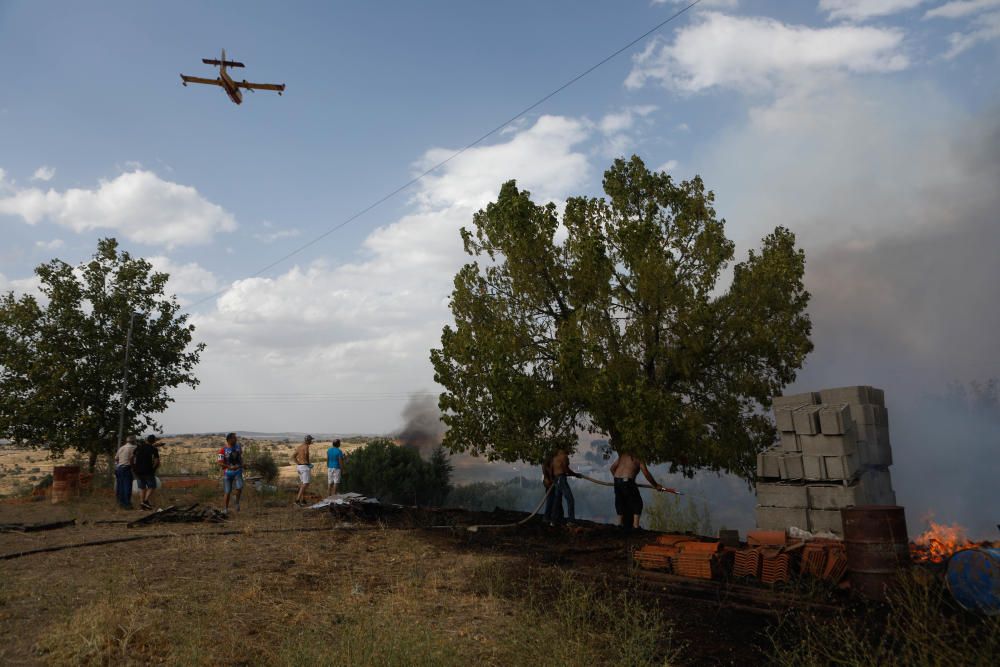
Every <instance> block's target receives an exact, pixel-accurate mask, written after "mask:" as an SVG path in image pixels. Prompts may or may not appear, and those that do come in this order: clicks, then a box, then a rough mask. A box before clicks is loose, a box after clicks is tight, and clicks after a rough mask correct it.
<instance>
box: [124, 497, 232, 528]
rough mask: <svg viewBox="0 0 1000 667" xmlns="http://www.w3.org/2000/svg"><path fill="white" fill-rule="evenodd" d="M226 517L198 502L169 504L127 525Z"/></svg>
mask: <svg viewBox="0 0 1000 667" xmlns="http://www.w3.org/2000/svg"><path fill="white" fill-rule="evenodd" d="M227 519H228V517H227V516H226V515H225V514H224V513H223V512H222V511H220V510H217V509H215V508H214V507H202V508H199V506H198V503H195V504H194V505H190V506H188V507H177V506H175V505H171V506H170V507H165V508H163V509H158V510H156V511H155V512H153V513H152V514H147V515H146V516H144V517H142V518H141V519H136V520H135V521H129V523H128V527H129V528H135V527H137V526H148V525H150V524H154V523H223V522H225V521H226V520H227Z"/></svg>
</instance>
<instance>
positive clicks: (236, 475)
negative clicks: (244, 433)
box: [218, 433, 243, 514]
mask: <svg viewBox="0 0 1000 667" xmlns="http://www.w3.org/2000/svg"><path fill="white" fill-rule="evenodd" d="M218 461H219V466H220V467H221V468H222V490H223V492H225V497H224V498H223V502H224V503H225V507H224V508H223V510H222V513H223V514H229V496H230V495H231V494H232V492H233V490H234V489H235V490H236V511H237V512H239V511H240V496H241V495H243V446H242V445H240V443H239V441H237V440H236V434H235V433H230V434H228V435H227V436H226V444H225V446H223V448H222V449H220V450H219V456H218Z"/></svg>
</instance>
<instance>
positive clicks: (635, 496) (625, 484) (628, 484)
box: [615, 477, 642, 516]
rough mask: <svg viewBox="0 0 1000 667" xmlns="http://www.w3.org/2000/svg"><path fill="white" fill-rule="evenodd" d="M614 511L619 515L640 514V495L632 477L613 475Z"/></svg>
mask: <svg viewBox="0 0 1000 667" xmlns="http://www.w3.org/2000/svg"><path fill="white" fill-rule="evenodd" d="M615 513H616V514H618V515H620V516H625V515H628V514H632V515H635V514H642V496H641V495H640V494H639V487H638V486H637V485H636V483H635V480H634V479H622V478H621V477H615Z"/></svg>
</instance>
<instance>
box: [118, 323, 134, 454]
mask: <svg viewBox="0 0 1000 667" xmlns="http://www.w3.org/2000/svg"><path fill="white" fill-rule="evenodd" d="M138 314H139V313H136V312H133V313H132V315H131V316H130V317H129V318H128V335H127V336H126V337H125V363H124V364H123V365H122V398H121V405H120V406H119V409H118V446H119V447H121V446H122V445H124V444H125V399H126V397H127V396H128V353H129V349H130V348H131V347H132V325H133V324H135V316H136V315H138Z"/></svg>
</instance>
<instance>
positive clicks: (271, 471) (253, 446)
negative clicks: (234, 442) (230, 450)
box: [243, 441, 278, 484]
mask: <svg viewBox="0 0 1000 667" xmlns="http://www.w3.org/2000/svg"><path fill="white" fill-rule="evenodd" d="M243 461H244V465H245V466H246V469H247V470H248V471H250V472H253V473H256V474H258V475H260V476H261V477H262V478H263V480H264V481H265V482H266V483H268V484H270V483H271V482H273V481H274V480H275V479H276V478H277V477H278V463H277V461H275V460H274V455H273V454H272V453H271V450H270V448H265V447H264V446H262V445H261V444H259V443H257V442H252V441H251V442H250V443H249V444H247V445H246V446H245V447H244V448H243Z"/></svg>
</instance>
